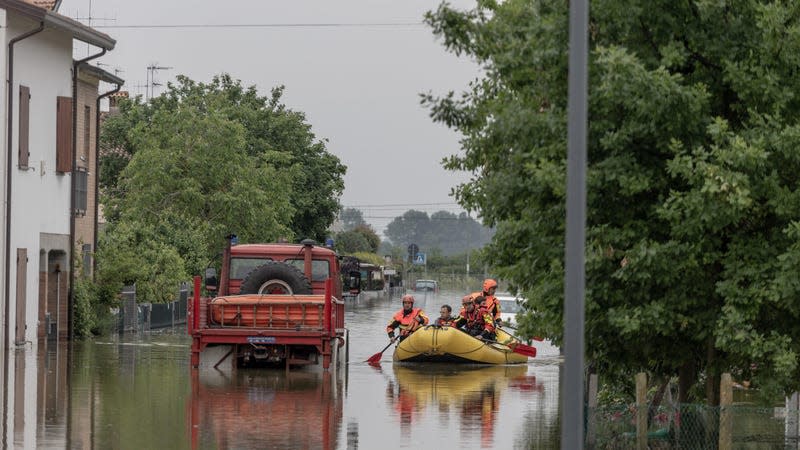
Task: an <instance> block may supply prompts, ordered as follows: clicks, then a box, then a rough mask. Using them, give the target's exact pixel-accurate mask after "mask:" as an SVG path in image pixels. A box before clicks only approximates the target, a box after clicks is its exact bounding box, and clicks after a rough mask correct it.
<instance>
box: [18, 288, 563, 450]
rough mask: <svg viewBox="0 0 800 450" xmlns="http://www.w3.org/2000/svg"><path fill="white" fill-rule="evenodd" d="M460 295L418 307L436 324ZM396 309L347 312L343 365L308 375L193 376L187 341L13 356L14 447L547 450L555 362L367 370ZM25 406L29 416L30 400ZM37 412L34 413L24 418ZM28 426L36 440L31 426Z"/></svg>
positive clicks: (548, 353)
mask: <svg viewBox="0 0 800 450" xmlns="http://www.w3.org/2000/svg"><path fill="white" fill-rule="evenodd" d="M461 295H463V294H460V293H455V292H453V293H444V292H443V293H442V294H439V295H433V294H428V295H417V304H418V305H419V306H421V307H422V308H423V309H424V310H425V311H426V312H427V313H428V314H429V316H431V318H432V319H433V318H434V317H432V316H434V315H435V312H436V311H438V309H439V306H440V305H441V304H443V303H449V304H450V305H458V304H459V299H460V297H461ZM399 308H400V304H399V299H397V298H394V299H388V298H385V297H384V298H372V299H365V298H360V299H358V300H356V301H353V302H352V303H349V304H348V305H347V316H346V324H347V327H348V328H349V330H350V349H349V352H350V363H349V364H348V365H347V367H346V369H342V370H339V371H338V372H337V373H335V374H334V375H323V374H321V373H318V372H313V371H292V372H291V373H289V374H288V375H287V374H286V373H285V372H284V371H283V370H279V369H266V370H265V369H239V370H237V371H235V372H232V373H231V372H222V371H215V370H197V371H192V370H190V369H189V343H190V340H189V338H188V336H186V334H185V332H184V329H182V328H181V329H177V330H170V331H166V332H161V333H152V334H145V335H128V336H124V337H120V338H117V337H113V338H98V339H95V340H94V341H86V342H78V343H75V344H74V347H73V353H72V361H68V360H67V353H68V352H67V347H66V345H61V346H58V347H54V346H53V345H52V344H51V345H50V346H49V347H44V346H42V347H40V351H39V352H38V357H36V358H33V357H32V356H31V355H32V354H33V353H34V352H27V353H26V352H20V353H18V357H17V359H16V361H15V362H14V363H13V367H12V368H11V369H10V370H12V371H13V372H14V383H13V384H12V385H10V386H9V389H12V388H13V389H15V394H16V395H15V398H17V399H20V398H24V399H25V400H26V401H25V402H20V401H19V400H18V401H17V402H15V403H16V405H15V409H16V411H15V412H14V414H13V419H12V418H11V417H9V420H8V421H6V423H8V424H9V426H13V432H12V433H7V435H8V436H13V440H14V442H13V444H12V445H13V446H15V447H18V448H131V449H133V448H136V449H139V448H200V449H206V448H208V449H212V448H217V449H234V448H235V449H248V448H280V449H345V448H348V449H355V448H362V449H374V448H418V447H420V446H426V447H433V448H438V449H447V448H489V449H491V448H497V449H510V448H520V449H528V448H552V447H557V445H558V444H557V440H558V408H559V400H558V391H559V384H558V380H559V359H558V350H557V349H556V348H553V347H552V346H549V345H547V344H546V343H539V342H534V345H535V346H536V347H537V348H538V352H539V356H538V357H537V358H535V359H533V360H531V361H530V362H529V363H528V364H527V365H515V366H477V365H476V366H473V365H430V364H427V365H408V364H406V365H395V364H392V353H391V352H392V350H393V349H392V348H389V349H388V350H387V351H386V352H385V353H384V354H383V361H382V363H381V365H380V367H373V366H370V365H368V364H366V363H364V362H363V361H364V360H366V359H367V358H368V357H369V356H371V355H372V354H374V353H376V352H378V351H380V350H381V349H382V348H383V347H384V346H385V345H386V344H387V343H388V340H387V338H386V333H385V331H384V328H385V324H386V322H388V320H389V318H390V317H391V314H392V313H393V312H394V311H396V310H397V309H399ZM34 399H35V403H34V402H33V400H34ZM34 405H35V406H34ZM34 423H35V424H36V426H35V427H33V426H32V425H33V424H34Z"/></svg>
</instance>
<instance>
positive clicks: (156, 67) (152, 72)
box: [145, 63, 172, 100]
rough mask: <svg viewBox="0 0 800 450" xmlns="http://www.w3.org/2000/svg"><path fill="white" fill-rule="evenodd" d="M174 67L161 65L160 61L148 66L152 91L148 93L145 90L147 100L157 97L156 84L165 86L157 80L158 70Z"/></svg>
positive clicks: (148, 79)
mask: <svg viewBox="0 0 800 450" xmlns="http://www.w3.org/2000/svg"><path fill="white" fill-rule="evenodd" d="M169 69H172V67H168V66H159V65H158V63H153V64H150V65H149V66H147V84H148V86H149V87H150V93H149V95H148V93H147V91H146V90H145V100H149V99H151V98H153V97H155V88H156V86H163V85H162V84H161V83H158V82H156V81H155V76H156V72H158V71H159V70H169Z"/></svg>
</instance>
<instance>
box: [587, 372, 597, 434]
mask: <svg viewBox="0 0 800 450" xmlns="http://www.w3.org/2000/svg"><path fill="white" fill-rule="evenodd" d="M587 397H588V398H587V401H588V402H589V408H588V409H589V411H588V413H589V414H588V418H589V422H588V423H587V424H586V428H587V429H586V446H587V448H589V449H593V448H594V446H595V444H596V442H595V440H596V439H597V436H596V433H595V430H596V429H597V374H596V373H593V374H590V375H589V395H588V396H587Z"/></svg>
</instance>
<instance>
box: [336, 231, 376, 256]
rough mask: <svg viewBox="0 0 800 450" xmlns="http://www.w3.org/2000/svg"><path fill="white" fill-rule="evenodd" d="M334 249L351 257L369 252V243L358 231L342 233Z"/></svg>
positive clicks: (338, 236)
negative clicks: (358, 253) (354, 254)
mask: <svg viewBox="0 0 800 450" xmlns="http://www.w3.org/2000/svg"><path fill="white" fill-rule="evenodd" d="M334 242H335V243H334V247H335V248H336V252H337V253H339V254H347V255H351V254H353V253H356V252H369V251H371V247H370V245H369V241H367V238H366V237H364V235H363V234H362V233H359V232H357V231H342V232H341V233H339V234H337V235H336V240H335V241H334Z"/></svg>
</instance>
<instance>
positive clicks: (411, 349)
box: [394, 326, 528, 364]
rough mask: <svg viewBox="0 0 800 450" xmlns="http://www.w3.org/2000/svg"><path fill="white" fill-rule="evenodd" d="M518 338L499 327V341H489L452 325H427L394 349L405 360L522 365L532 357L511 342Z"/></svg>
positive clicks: (398, 356)
mask: <svg viewBox="0 0 800 450" xmlns="http://www.w3.org/2000/svg"><path fill="white" fill-rule="evenodd" d="M512 342H516V340H515V339H514V338H512V337H511V336H510V335H508V334H507V333H506V332H504V331H503V330H502V329H498V330H497V342H492V343H489V342H485V341H482V340H480V339H477V338H475V337H472V336H470V335H469V334H467V333H465V332H463V331H460V330H457V329H455V328H451V327H437V326H427V327H424V328H421V329H419V330H417V331H415V332H414V333H413V334H412V335H411V336H409V337H407V338H406V339H404V340H403V341H402V342H400V344H399V345H398V346H397V348H396V349H395V351H394V360H395V361H403V362H450V363H473V364H475V363H477V364H520V363H524V362H526V361H527V360H528V357H527V356H525V355H520V354H519V353H514V352H513V351H512V350H511V348H509V347H508V346H507V345H503V344H509V343H512Z"/></svg>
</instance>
